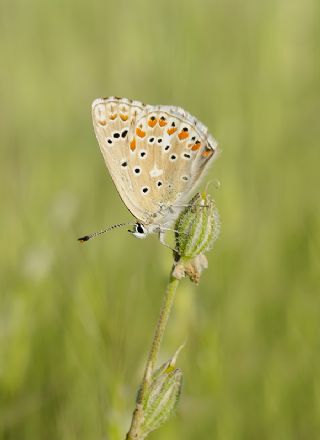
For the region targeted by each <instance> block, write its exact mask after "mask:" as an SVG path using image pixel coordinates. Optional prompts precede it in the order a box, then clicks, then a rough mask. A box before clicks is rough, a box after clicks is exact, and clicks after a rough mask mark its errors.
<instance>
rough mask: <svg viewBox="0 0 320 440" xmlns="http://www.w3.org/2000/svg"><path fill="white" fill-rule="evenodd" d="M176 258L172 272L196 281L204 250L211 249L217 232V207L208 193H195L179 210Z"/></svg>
mask: <svg viewBox="0 0 320 440" xmlns="http://www.w3.org/2000/svg"><path fill="white" fill-rule="evenodd" d="M175 230H176V231H177V232H176V251H177V254H178V256H177V261H176V266H175V268H174V271H173V275H174V276H175V277H176V278H178V279H181V278H183V277H184V276H185V275H188V276H189V277H190V279H191V280H192V281H194V282H196V283H197V282H198V281H199V279H200V275H201V272H202V270H203V269H205V268H206V267H207V259H206V257H205V255H204V253H205V252H207V251H208V250H210V249H211V247H212V246H213V243H214V241H215V240H216V239H217V237H218V235H219V232H220V222H219V215H218V211H217V209H216V207H215V203H214V201H213V199H212V198H211V196H210V195H209V194H207V193H205V192H203V193H197V194H196V195H195V196H194V197H193V198H192V199H191V201H190V203H189V204H188V206H187V207H186V208H185V209H184V210H183V211H182V212H181V214H180V216H179V217H178V219H177V221H176V225H175Z"/></svg>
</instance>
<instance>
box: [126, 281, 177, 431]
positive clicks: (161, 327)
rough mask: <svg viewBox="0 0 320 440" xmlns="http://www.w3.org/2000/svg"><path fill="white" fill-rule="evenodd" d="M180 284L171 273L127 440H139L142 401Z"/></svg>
mask: <svg viewBox="0 0 320 440" xmlns="http://www.w3.org/2000/svg"><path fill="white" fill-rule="evenodd" d="M178 284H179V280H178V279H176V278H174V277H173V275H172V273H171V275H170V280H169V283H168V286H167V289H166V293H165V296H164V298H163V302H162V306H161V310H160V315H159V318H158V322H157V326H156V330H155V333H154V336H153V339H152V344H151V349H150V352H149V356H148V360H147V363H146V367H145V371H144V375H143V379H142V383H141V388H140V392H139V397H138V400H137V404H136V408H135V410H134V412H133V416H132V422H131V426H130V430H129V432H128V434H127V437H126V440H139V439H140V438H141V437H140V434H139V428H140V425H141V423H142V422H143V409H142V401H143V398H144V396H145V393H146V390H147V388H148V385H149V383H150V380H151V377H152V373H153V371H154V368H155V365H156V362H157V358H158V354H159V351H160V345H161V341H162V338H163V335H164V332H165V329H166V327H167V323H168V319H169V316H170V312H171V309H172V305H173V301H174V297H175V293H176V290H177V287H178Z"/></svg>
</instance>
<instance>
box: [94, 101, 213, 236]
mask: <svg viewBox="0 0 320 440" xmlns="http://www.w3.org/2000/svg"><path fill="white" fill-rule="evenodd" d="M92 117H93V125H94V129H95V134H96V137H97V139H98V142H99V146H100V149H101V152H102V154H103V157H104V160H105V163H106V165H107V168H108V170H109V173H110V175H111V177H112V180H113V182H114V184H115V186H116V188H117V190H118V192H119V194H120V197H121V198H122V200H123V202H124V203H125V205H126V206H127V208H128V209H129V211H130V212H131V213H132V214H133V216H134V217H135V218H136V220H137V223H136V227H135V230H134V231H131V232H132V233H133V234H134V235H135V236H137V237H138V238H143V237H144V236H146V235H148V234H150V233H155V232H159V233H161V232H162V231H164V230H166V229H167V228H169V227H170V225H171V224H172V222H173V221H174V220H175V219H176V218H177V216H178V215H179V212H180V211H181V208H182V206H183V205H184V204H185V203H186V202H187V200H188V197H189V196H190V193H192V192H193V190H194V189H195V187H196V185H197V184H198V183H199V181H200V179H201V177H202V176H203V174H204V172H205V170H206V169H207V168H208V166H209V165H210V163H211V162H212V161H213V159H214V158H215V156H216V153H217V142H216V141H215V139H214V138H213V137H212V136H211V135H210V134H209V133H208V130H207V128H206V127H205V126H204V125H203V124H202V123H201V122H199V121H198V120H197V119H196V118H194V117H193V116H191V115H190V114H189V113H187V112H186V111H184V110H183V109H182V108H180V107H174V106H161V105H158V106H153V105H145V104H143V103H141V102H139V101H131V100H129V99H126V98H115V97H110V98H105V99H97V100H95V101H94V102H93V104H92ZM137 225H138V226H137Z"/></svg>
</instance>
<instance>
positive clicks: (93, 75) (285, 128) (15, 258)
mask: <svg viewBox="0 0 320 440" xmlns="http://www.w3.org/2000/svg"><path fill="white" fill-rule="evenodd" d="M319 41H320V3H319V1H318V0H304V1H301V0H291V1H290V0H271V1H269V2H262V1H255V0H247V1H244V2H240V1H236V0H227V1H222V0H220V1H216V0H214V1H205V0H198V1H190V2H182V1H180V0H178V1H168V0H162V1H160V2H147V1H141V0H137V1H131V2H129V1H127V2H126V1H123V0H120V1H117V2H107V1H101V0H92V1H90V2H89V1H87V2H86V1H83V0H82V1H75V0H72V1H71V0H70V1H62V0H56V1H52V2H49V1H47V2H44V1H40V0H31V1H29V2H26V1H22V0H20V1H19V0H18V1H13V2H9V1H8V0H2V1H1V5H0V55H1V67H0V81H1V83H0V96H1V99H0V101H1V102H0V111H1V118H0V137H1V138H0V140H1V162H0V177H1V186H0V193H1V216H0V231H1V253H0V265H1V297H0V298H1V307H0V438H1V439H5V440H16V439H19V440H20V439H33V440H35V439H37V440H38V439H39V440H40V439H41V440H42V439H44V438H45V439H47V440H51V439H59V440H73V439H74V440H82V439H90V440H93V439H106V440H109V439H110V440H114V439H115V440H118V439H123V438H124V433H125V432H126V430H127V428H128V426H129V422H130V419H131V412H132V409H133V405H134V397H135V393H136V389H137V386H138V382H139V379H140V377H141V374H142V369H143V364H144V361H145V358H146V354H147V349H148V346H149V344H150V341H151V336H152V332H153V327H154V324H155V321H156V317H157V314H158V310H159V307H160V303H161V298H162V295H163V291H164V288H165V285H166V281H167V277H168V274H169V269H170V266H171V255H170V252H169V251H168V250H167V249H166V248H164V247H162V246H161V245H160V244H159V243H158V241H157V238H156V237H151V238H149V239H148V240H145V241H139V240H136V239H134V237H132V236H130V235H129V234H128V233H126V232H125V231H123V230H119V231H115V232H113V233H110V234H109V235H107V236H104V237H103V238H101V239H100V240H96V241H93V242H90V243H88V244H87V245H84V246H80V245H79V244H78V243H77V241H76V238H77V237H79V236H80V235H83V234H85V233H88V232H91V231H94V230H97V229H99V228H100V227H104V226H106V225H110V224H114V223H117V222H123V221H128V220H130V219H131V216H130V214H129V213H128V211H127V210H126V208H125V207H124V206H123V204H122V202H121V201H120V198H119V197H118V195H117V193H116V190H115V188H114V187H113V184H112V182H111V179H110V177H109V176H108V175H107V172H106V169H105V165H104V162H103V159H102V156H101V154H100V152H99V148H98V145H97V142H96V140H95V137H94V133H93V128H92V123H91V114H90V112H91V102H92V101H93V100H94V99H95V98H97V97H102V96H109V95H116V96H125V97H130V98H133V99H138V100H141V101H144V102H147V103H150V104H173V105H179V106H182V107H184V108H185V109H186V110H188V111H189V112H191V113H192V114H194V115H195V116H197V117H198V118H199V119H200V120H201V121H203V122H204V123H205V124H206V125H207V126H208V127H209V128H210V131H211V132H212V133H213V134H214V136H215V137H216V138H217V139H218V141H219V143H220V146H221V149H222V154H221V155H220V157H219V159H218V160H217V162H215V164H214V166H213V167H212V169H211V171H210V173H209V176H208V179H209V180H213V182H218V181H219V182H220V183H221V186H220V188H219V189H217V184H214V183H213V185H212V186H211V193H212V194H213V196H214V198H215V199H216V202H217V206H218V208H219V211H220V215H221V222H222V233H221V236H220V239H219V240H218V241H217V243H216V246H215V248H214V250H213V251H212V252H211V253H210V254H209V269H208V270H207V271H206V272H205V273H204V275H203V277H202V280H201V284H200V286H199V287H195V286H193V285H191V283H190V282H189V281H187V280H185V281H184V282H183V283H182V285H181V286H180V289H179V292H178V295H177V298H176V303H175V307H174V312H173V315H172V319H171V322H170V325H169V328H168V331H167V333H166V338H165V340H164V345H163V349H162V352H161V360H165V359H167V358H168V357H169V356H170V355H172V354H173V352H174V351H175V350H176V348H177V347H178V346H179V345H180V344H181V343H183V342H184V341H185V340H186V339H187V344H186V347H185V349H184V350H183V352H182V354H181V356H180V358H179V363H178V365H179V367H180V368H181V369H182V371H183V373H184V389H183V395H182V399H181V402H180V406H179V408H178V411H177V414H176V416H175V417H174V418H173V419H172V420H171V421H170V422H168V423H167V424H166V425H165V426H164V427H163V428H161V429H160V430H159V431H157V432H155V433H153V434H152V435H151V436H150V439H154V440H156V439H168V440H171V439H216V440H231V439H232V440H233V439H280V440H282V439H308V440H310V439H316V438H319V435H320V434H319V432H320V375H319V364H320V343H319V341H320V331H319V327H320V319H319V311H320V299H319V275H320V257H319V254H320V252H319V249H320V227H319V226H320V224H319V223H320V222H319V219H320V209H319V168H320V155H319V135H320V130H319V125H320V124H319V115H320V100H319V93H318V92H319V86H320V54H319Z"/></svg>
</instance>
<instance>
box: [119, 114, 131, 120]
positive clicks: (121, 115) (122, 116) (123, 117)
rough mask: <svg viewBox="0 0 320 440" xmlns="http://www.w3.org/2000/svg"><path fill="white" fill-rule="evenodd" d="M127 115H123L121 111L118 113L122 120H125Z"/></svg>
mask: <svg viewBox="0 0 320 440" xmlns="http://www.w3.org/2000/svg"><path fill="white" fill-rule="evenodd" d="M128 117H129V116H128V115H123V114H122V113H120V118H121V119H122V121H127V120H128Z"/></svg>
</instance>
